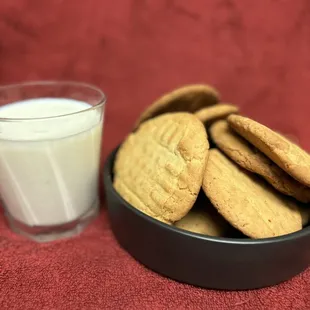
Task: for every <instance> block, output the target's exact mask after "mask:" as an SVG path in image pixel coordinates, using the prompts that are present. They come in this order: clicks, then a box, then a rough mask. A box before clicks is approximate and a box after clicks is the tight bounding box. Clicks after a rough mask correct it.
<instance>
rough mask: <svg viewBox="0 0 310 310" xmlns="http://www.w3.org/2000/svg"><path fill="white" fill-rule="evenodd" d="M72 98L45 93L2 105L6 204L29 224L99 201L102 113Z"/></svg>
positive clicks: (59, 218)
mask: <svg viewBox="0 0 310 310" xmlns="http://www.w3.org/2000/svg"><path fill="white" fill-rule="evenodd" d="M88 108H91V106H90V105H88V104H86V103H84V102H81V101H76V100H71V99H57V98H42V99H32V100H25V101H20V102H16V103H13V104H9V105H6V106H4V107H1V108H0V194H1V197H2V200H3V202H4V205H5V207H6V208H7V210H8V211H9V212H10V214H11V215H12V216H13V217H14V218H15V219H17V220H19V221H21V222H23V223H25V224H27V225H29V226H41V225H56V224H62V223H66V222H69V221H72V220H75V219H78V218H79V217H80V216H82V215H83V214H84V213H85V212H87V211H88V209H89V208H90V207H91V206H92V205H94V204H96V203H97V199H98V172H99V157H100V144H101V143H100V142H101V129H102V115H101V113H100V109H92V110H90V111H84V112H81V113H77V114H73V115H70V116H61V117H58V118H50V119H43V120H30V121H29V120H28V121H27V120H26V121H22V120H19V121H14V122H5V121H3V120H2V119H1V118H37V117H51V116H57V115H63V114H70V113H74V112H78V111H82V110H85V109H88Z"/></svg>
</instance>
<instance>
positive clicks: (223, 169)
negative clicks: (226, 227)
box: [202, 149, 302, 238]
mask: <svg viewBox="0 0 310 310" xmlns="http://www.w3.org/2000/svg"><path fill="white" fill-rule="evenodd" d="M202 188H203V190H204V192H205V194H206V195H207V197H208V198H209V199H210V201H211V202H212V204H213V205H214V206H215V207H216V208H217V210H218V211H219V213H221V214H222V216H223V217H224V218H225V219H226V220H227V221H228V222H229V223H230V224H231V225H232V226H234V227H235V228H237V229H238V230H240V231H241V232H242V233H244V234H245V235H247V236H249V237H251V238H269V237H275V236H281V235H285V234H289V233H292V232H295V231H298V230H300V229H301V228H302V218H301V214H300V211H299V209H298V207H297V205H296V204H295V203H294V202H293V200H292V199H290V198H289V197H287V196H284V195H282V194H280V193H278V192H277V191H276V190H274V189H273V188H272V187H271V186H269V185H268V184H267V183H265V182H264V181H263V180H262V179H260V178H258V177H257V176H255V175H253V174H250V173H249V172H247V171H246V170H243V169H242V168H240V167H239V166H238V165H237V164H235V163H234V162H232V161H231V160H230V159H228V158H227V157H226V156H225V155H223V154H222V153H221V152H220V151H219V150H217V149H212V150H210V151H209V158H208V163H207V167H206V172H205V175H204V179H203V185H202Z"/></svg>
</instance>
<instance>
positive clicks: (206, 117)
mask: <svg viewBox="0 0 310 310" xmlns="http://www.w3.org/2000/svg"><path fill="white" fill-rule="evenodd" d="M238 111H239V108H238V107H237V106H235V105H232V104H227V103H219V104H216V105H214V106H211V107H206V108H203V109H201V110H199V111H197V112H195V115H196V116H197V117H198V118H199V119H200V120H201V121H202V122H203V123H204V124H205V125H206V126H210V125H211V124H212V123H213V122H214V121H216V120H219V119H223V118H226V117H227V116H228V115H230V114H234V113H238Z"/></svg>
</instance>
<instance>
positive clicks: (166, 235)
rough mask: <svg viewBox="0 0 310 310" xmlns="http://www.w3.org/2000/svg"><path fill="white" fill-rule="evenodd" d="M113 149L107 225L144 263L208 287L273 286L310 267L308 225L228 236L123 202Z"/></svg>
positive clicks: (108, 178) (107, 165)
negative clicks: (190, 228)
mask: <svg viewBox="0 0 310 310" xmlns="http://www.w3.org/2000/svg"><path fill="white" fill-rule="evenodd" d="M116 152H117V149H115V150H114V151H113V152H112V153H111V154H110V156H109V157H108V159H107V161H106V163H105V167H104V186H105V193H106V199H107V206H108V214H109V218H110V223H111V228H112V230H113V233H114V235H115V237H116V239H117V240H118V242H119V244H120V245H121V246H122V247H123V248H124V249H125V250H126V251H127V252H128V253H130V254H131V255H132V256H133V257H134V258H135V259H136V260H138V261H139V262H141V263H142V264H143V265H145V266H146V267H148V268H150V269H152V270H154V271H155V272H158V273H160V274H162V275H165V276H167V277H169V278H172V279H174V280H177V281H180V282H184V283H188V284H192V285H196V286H200V287H205V288H212V289H226V290H244V289H254V288H261V287H266V286H271V285H275V284H278V283H281V282H283V281H286V280H288V279H290V278H292V277H293V276H295V275H297V274H299V273H300V272H302V271H303V270H305V269H306V268H307V267H308V266H309V265H310V227H306V228H304V229H303V230H301V231H298V232H296V233H292V234H289V235H285V236H281V237H275V238H269V239H259V240H252V239H232V238H217V237H209V236H205V235H201V234H196V233H191V232H187V231H185V230H181V229H178V228H176V227H173V226H170V225H166V224H164V223H162V222H159V221H157V220H155V219H153V218H151V217H149V216H147V215H145V214H144V213H142V212H140V211H139V210H137V209H135V208H134V207H133V206H131V205H130V204H129V203H127V202H126V201H125V200H124V199H123V198H122V197H121V196H120V195H119V194H118V193H117V192H116V191H115V189H114V187H113V164H114V159H115V154H116Z"/></svg>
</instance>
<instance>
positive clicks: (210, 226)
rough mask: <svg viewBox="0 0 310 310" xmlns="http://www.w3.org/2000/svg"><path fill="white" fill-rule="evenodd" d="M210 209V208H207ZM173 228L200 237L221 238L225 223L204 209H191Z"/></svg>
mask: <svg viewBox="0 0 310 310" xmlns="http://www.w3.org/2000/svg"><path fill="white" fill-rule="evenodd" d="M209 207H211V208H212V206H209ZM175 226H176V227H178V228H181V229H184V230H188V231H191V232H195V233H198V234H202V235H208V236H214V237H222V236H224V235H225V233H226V230H227V222H226V221H225V220H224V219H223V218H222V217H220V216H217V215H216V214H213V213H212V212H209V210H208V209H207V208H206V209H205V210H202V209H195V210H194V209H192V210H190V211H189V213H188V214H187V215H185V216H184V217H183V218H182V219H181V220H180V221H178V222H176V223H175Z"/></svg>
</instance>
